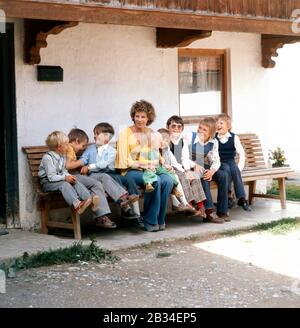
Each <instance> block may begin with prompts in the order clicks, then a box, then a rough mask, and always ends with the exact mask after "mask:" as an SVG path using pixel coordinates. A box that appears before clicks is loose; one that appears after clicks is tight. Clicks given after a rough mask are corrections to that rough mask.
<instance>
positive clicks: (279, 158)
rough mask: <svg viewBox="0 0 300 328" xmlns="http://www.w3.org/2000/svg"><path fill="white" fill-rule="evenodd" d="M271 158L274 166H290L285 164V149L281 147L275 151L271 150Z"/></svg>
mask: <svg viewBox="0 0 300 328" xmlns="http://www.w3.org/2000/svg"><path fill="white" fill-rule="evenodd" d="M269 159H270V160H271V161H272V167H282V166H288V165H286V164H285V162H286V157H285V155H284V150H283V149H281V148H280V147H277V148H276V149H275V150H274V151H271V150H270V151H269Z"/></svg>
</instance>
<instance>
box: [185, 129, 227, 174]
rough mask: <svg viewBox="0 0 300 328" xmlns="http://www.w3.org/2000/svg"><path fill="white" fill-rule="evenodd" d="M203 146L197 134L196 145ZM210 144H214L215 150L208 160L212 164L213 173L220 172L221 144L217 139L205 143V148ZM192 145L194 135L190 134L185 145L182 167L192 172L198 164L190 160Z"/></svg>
mask: <svg viewBox="0 0 300 328" xmlns="http://www.w3.org/2000/svg"><path fill="white" fill-rule="evenodd" d="M198 142H199V143H200V144H203V143H202V142H201V141H200V139H199V135H198V134H197V136H196V138H195V141H194V144H196V143H198ZM209 142H212V143H213V144H214V145H213V149H212V150H211V151H210V152H209V153H208V154H207V157H208V160H209V162H210V163H211V164H210V169H211V170H213V171H215V172H216V171H218V169H219V168H220V166H221V161H220V156H219V144H218V141H217V140H216V139H213V138H211V139H209V140H208V141H207V142H206V143H204V146H205V145H207V144H208V143H209ZM191 143H192V134H190V135H189V136H188V137H187V142H186V143H183V149H182V165H183V167H184V169H185V170H190V169H192V168H194V167H195V166H196V163H195V162H194V161H192V160H191V159H190V152H189V145H190V144H191Z"/></svg>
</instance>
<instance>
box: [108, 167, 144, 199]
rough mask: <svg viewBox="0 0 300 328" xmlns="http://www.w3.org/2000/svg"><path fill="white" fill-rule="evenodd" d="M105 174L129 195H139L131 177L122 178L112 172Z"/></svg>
mask: <svg viewBox="0 0 300 328" xmlns="http://www.w3.org/2000/svg"><path fill="white" fill-rule="evenodd" d="M106 174H108V175H110V176H111V177H112V178H113V179H114V180H115V181H117V182H118V183H119V184H120V185H121V186H123V187H125V188H126V189H127V191H128V194H129V195H139V193H140V192H139V190H138V187H137V185H136V182H135V180H134V179H133V178H132V177H131V176H127V175H126V176H124V175H121V174H118V173H114V172H108V173H106Z"/></svg>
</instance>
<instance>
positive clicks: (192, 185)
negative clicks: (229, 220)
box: [167, 115, 206, 218]
mask: <svg viewBox="0 0 300 328" xmlns="http://www.w3.org/2000/svg"><path fill="white" fill-rule="evenodd" d="M167 130H168V131H169V136H170V151H171V153H172V155H173V156H174V160H173V163H174V165H173V167H174V169H175V173H176V174H177V175H178V178H179V180H180V182H181V184H182V187H183V190H184V195H185V197H186V199H187V201H188V203H189V204H190V205H191V206H195V207H196V209H197V212H196V213H195V216H201V217H203V218H205V217H206V213H205V207H204V201H205V200H206V196H205V193H204V190H203V187H202V184H201V180H200V176H199V174H196V173H195V172H193V171H192V170H191V166H193V162H192V161H191V160H190V158H189V157H190V156H189V148H188V140H187V138H186V137H185V136H184V122H183V120H182V118H181V117H179V116H177V115H174V116H171V117H170V118H169V119H168V121H167Z"/></svg>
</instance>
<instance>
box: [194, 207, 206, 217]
mask: <svg viewBox="0 0 300 328" xmlns="http://www.w3.org/2000/svg"><path fill="white" fill-rule="evenodd" d="M193 216H200V217H202V218H203V219H205V218H206V217H207V215H206V213H205V209H204V208H199V210H197V211H196V213H195V214H194V215H193Z"/></svg>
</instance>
